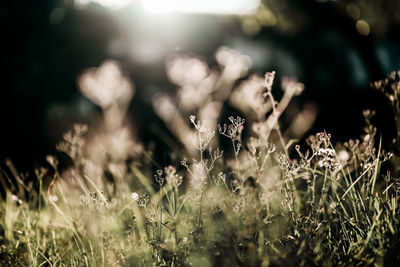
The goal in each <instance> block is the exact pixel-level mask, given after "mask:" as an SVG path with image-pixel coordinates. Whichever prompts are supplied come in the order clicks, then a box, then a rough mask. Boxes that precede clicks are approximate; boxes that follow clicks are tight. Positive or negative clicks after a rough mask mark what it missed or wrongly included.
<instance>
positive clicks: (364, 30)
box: [356, 19, 370, 36]
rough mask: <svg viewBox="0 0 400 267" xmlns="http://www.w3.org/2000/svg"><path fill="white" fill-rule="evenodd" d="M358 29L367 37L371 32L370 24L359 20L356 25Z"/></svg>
mask: <svg viewBox="0 0 400 267" xmlns="http://www.w3.org/2000/svg"><path fill="white" fill-rule="evenodd" d="M356 29H357V31H358V33H359V34H361V35H364V36H367V35H368V34H369V32H370V28H369V24H368V23H367V22H366V21H365V20H362V19H360V20H358V21H357V23H356Z"/></svg>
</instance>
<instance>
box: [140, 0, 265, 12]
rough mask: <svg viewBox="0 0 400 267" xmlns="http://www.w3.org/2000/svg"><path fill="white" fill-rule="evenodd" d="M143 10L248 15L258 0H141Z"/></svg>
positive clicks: (257, 4) (257, 3) (255, 6)
mask: <svg viewBox="0 0 400 267" xmlns="http://www.w3.org/2000/svg"><path fill="white" fill-rule="evenodd" d="M142 4H143V7H144V9H146V10H147V11H149V12H151V13H166V12H182V13H205V14H236V15H242V14H248V13H250V12H252V11H254V10H255V9H256V8H257V7H258V6H259V4H260V0H143V2H142Z"/></svg>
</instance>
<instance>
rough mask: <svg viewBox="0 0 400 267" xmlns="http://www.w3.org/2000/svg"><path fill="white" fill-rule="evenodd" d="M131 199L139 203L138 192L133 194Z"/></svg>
mask: <svg viewBox="0 0 400 267" xmlns="http://www.w3.org/2000/svg"><path fill="white" fill-rule="evenodd" d="M131 198H132V199H133V200H135V201H137V200H138V199H139V194H138V193H136V192H133V193H132V194H131Z"/></svg>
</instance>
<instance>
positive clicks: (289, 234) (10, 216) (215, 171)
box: [0, 73, 400, 266]
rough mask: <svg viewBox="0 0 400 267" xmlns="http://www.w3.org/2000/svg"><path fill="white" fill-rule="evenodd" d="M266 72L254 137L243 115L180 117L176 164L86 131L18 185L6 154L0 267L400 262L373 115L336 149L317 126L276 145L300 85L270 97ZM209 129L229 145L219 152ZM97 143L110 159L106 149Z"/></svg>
mask: <svg viewBox="0 0 400 267" xmlns="http://www.w3.org/2000/svg"><path fill="white" fill-rule="evenodd" d="M273 79H274V73H267V75H266V77H265V84H264V86H263V88H264V89H263V90H261V91H260V97H261V98H263V99H264V100H265V101H264V102H261V104H262V105H267V104H268V103H273V104H272V105H271V106H270V109H271V111H270V112H269V113H268V111H266V110H264V112H265V114H264V116H261V117H259V120H257V121H256V122H254V123H253V125H252V126H251V130H252V133H253V134H252V136H251V137H250V138H246V139H245V140H243V139H244V138H243V136H242V133H243V130H244V129H245V127H247V126H246V121H245V120H244V119H243V118H241V117H229V118H228V121H229V122H228V123H227V124H222V125H218V126H217V127H216V128H217V129H218V131H217V133H216V132H215V131H214V130H213V129H212V128H208V126H207V124H206V122H204V121H200V120H198V119H197V117H196V116H190V122H191V128H189V129H192V131H193V133H194V135H193V140H192V142H193V146H194V147H195V150H194V151H195V154H190V153H189V152H187V153H186V154H184V153H181V152H180V153H181V154H180V155H182V157H181V159H179V160H178V161H181V164H178V165H176V166H171V165H170V166H166V167H164V168H159V169H158V170H156V171H155V170H154V169H153V165H152V164H151V163H149V161H148V158H151V151H146V152H144V151H142V152H140V153H139V156H132V157H131V158H129V160H127V158H122V159H121V158H118V157H117V158H116V157H113V156H112V155H111V153H110V154H109V156H108V157H100V158H93V155H92V154H90V153H89V152H88V150H87V147H88V146H89V141H90V140H88V136H90V135H88V134H87V131H88V130H89V129H88V128H87V127H86V126H82V125H76V126H75V127H74V129H73V130H72V131H70V132H69V133H67V134H66V135H65V136H64V140H63V141H62V142H61V143H60V144H59V145H58V149H59V150H60V151H63V152H65V153H67V154H68V155H69V156H70V157H71V159H72V161H73V164H72V166H71V167H70V168H69V169H67V170H63V171H61V170H59V168H58V161H57V160H56V158H54V157H52V156H49V157H48V158H47V161H48V162H49V164H50V166H52V168H51V169H45V168H41V169H38V170H36V171H35V176H36V177H35V179H33V180H32V179H31V180H28V179H27V178H26V177H24V176H22V175H20V174H19V173H18V172H17V171H16V169H15V167H14V166H13V165H12V163H11V162H9V161H7V164H6V165H7V168H3V169H1V171H0V182H1V184H2V187H3V188H4V190H5V192H6V194H5V197H4V199H3V200H2V201H1V203H0V204H1V208H0V214H1V216H0V231H1V233H2V234H1V236H0V262H1V264H2V265H5V266H6V265H8V266H115V265H116V266H151V265H156V266H215V265H221V266H276V265H279V266H280V265H290V266H310V265H325V266H343V265H346V266H349V265H350V266H358V265H378V266H381V265H394V264H396V263H397V264H398V263H399V262H400V254H399V253H398V251H399V249H400V241H399V240H400V223H399V211H400V210H399V196H400V195H399V194H400V180H399V179H398V177H393V176H392V172H391V171H390V170H391V169H395V168H396V167H398V166H399V160H398V158H397V157H396V156H394V155H393V154H392V153H390V152H385V151H383V150H382V140H381V138H380V137H379V136H377V130H376V128H375V127H374V126H373V125H372V124H371V123H370V119H371V117H372V116H373V112H372V111H365V112H364V116H365V118H366V128H365V134H364V135H363V136H362V137H361V139H357V140H350V141H349V142H347V143H344V144H337V145H335V144H332V142H331V135H330V134H328V133H326V132H321V133H317V134H316V135H313V136H310V137H309V138H308V139H307V144H308V145H307V146H305V147H300V146H299V145H298V144H297V143H296V142H295V141H294V140H289V141H287V140H285V137H284V135H283V134H282V133H281V129H280V127H279V124H278V119H279V117H280V116H281V114H282V113H283V111H284V109H285V108H286V107H287V105H288V103H289V101H290V99H291V98H292V97H293V96H294V95H296V94H298V93H299V92H300V91H301V90H303V86H302V85H301V84H299V83H297V82H294V81H291V82H290V83H289V84H286V90H285V94H284V96H283V98H282V99H281V100H280V101H279V103H275V102H276V100H275V99H274V97H273V94H272V83H273ZM382 90H383V89H382ZM262 93H264V96H263V94H262ZM396 97H397V96H396ZM392 102H393V103H394V101H392ZM396 103H397V102H396ZM394 107H395V108H396V107H397V106H394ZM103 108H104V109H105V113H106V110H108V107H103ZM267 114H268V115H267ZM123 127H124V126H123V125H119V126H118V125H117V126H115V125H114V126H113V127H112V129H111V130H110V129H109V128H108V131H106V133H105V134H104V136H106V137H107V136H110V135H111V136H112V135H113V134H114V133H115V131H118V129H119V128H123ZM218 134H219V137H220V138H221V139H222V140H223V138H226V139H227V140H229V142H230V145H231V146H232V149H231V151H229V149H228V150H227V151H226V152H225V153H224V152H223V151H222V150H220V149H219V148H215V147H216V146H215V144H216V139H219V138H217V137H218ZM104 140H108V139H104ZM183 143H184V142H183ZM104 144H108V143H106V142H105V141H104V143H103V145H104ZM100 145H101V144H100ZM104 147H105V149H106V151H105V152H104V153H106V154H107V153H108V152H109V150H107V149H115V147H110V145H109V144H108V145H104ZM229 152H231V153H229ZM141 155H146V157H141ZM188 158H190V159H188ZM28 181H30V182H28Z"/></svg>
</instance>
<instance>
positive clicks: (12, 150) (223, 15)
mask: <svg viewBox="0 0 400 267" xmlns="http://www.w3.org/2000/svg"><path fill="white" fill-rule="evenodd" d="M399 10H400V1H396V0H381V1H374V0H349V1H340V0H339V1H328V0H325V1H323V0H213V1H210V0H202V1H195V0H185V1H183V0H141V1H139V0H64V1H62V0H47V1H44V0H42V1H11V3H9V4H8V6H6V7H4V6H3V7H2V9H1V11H0V18H1V22H2V25H3V28H2V42H1V43H2V44H1V46H2V48H3V49H2V50H3V53H4V54H3V55H4V57H5V59H3V62H4V64H3V65H4V66H3V75H2V90H1V92H0V121H1V139H0V159H1V161H2V162H3V161H4V159H5V158H10V159H11V160H12V161H13V162H14V164H15V165H16V166H17V167H18V168H19V169H20V170H22V171H26V170H30V171H31V170H32V168H34V167H37V166H40V165H43V164H44V162H45V156H46V155H47V154H50V153H52V154H54V153H56V152H55V151H56V149H55V144H56V143H58V142H59V141H60V140H61V138H62V134H63V133H64V132H66V131H67V130H69V129H70V128H71V127H72V125H73V123H76V122H81V123H88V124H89V125H90V124H91V123H92V122H93V121H94V120H96V116H97V117H98V114H99V113H100V108H99V107H98V106H96V105H95V104H93V103H92V102H91V101H90V100H89V99H88V98H86V97H85V96H84V95H82V94H81V93H80V92H79V86H78V77H79V76H80V75H81V74H82V73H83V72H84V71H85V70H86V69H87V68H91V67H99V66H100V65H101V64H102V63H103V62H104V61H105V60H107V59H113V60H116V61H118V62H119V63H120V66H121V68H122V70H123V72H124V73H125V75H126V76H127V77H129V78H130V80H131V81H132V83H133V84H134V87H135V93H134V96H133V99H132V101H131V103H130V105H129V107H128V114H129V120H130V124H131V125H132V129H133V131H134V135H135V136H136V139H137V140H139V141H140V142H142V143H143V145H144V147H145V148H148V147H149V146H151V147H156V149H158V150H159V152H158V153H155V154H156V155H160V157H161V158H163V157H164V158H166V157H167V156H166V155H167V154H168V151H169V150H170V149H171V146H168V145H166V144H165V140H164V139H165V138H163V137H162V136H167V137H168V138H167V139H168V140H169V139H173V135H172V134H170V133H169V130H168V129H167V127H166V126H165V123H164V122H163V121H162V120H161V119H160V118H159V116H157V115H156V113H155V111H154V109H153V102H152V101H153V100H154V97H155V96H156V95H157V94H159V93H160V92H161V93H164V94H171V95H175V94H176V91H177V86H176V85H174V84H173V83H171V82H170V79H169V78H168V75H167V72H166V59H167V58H168V57H170V56H171V55H176V54H182V55H191V56H199V58H201V60H202V61H203V62H206V63H207V64H208V65H209V66H210V68H212V67H213V66H216V65H217V62H216V57H215V53H216V51H217V50H218V49H219V47H221V46H226V47H229V48H232V49H235V50H236V51H239V52H240V53H241V54H243V55H247V56H248V57H249V59H250V60H251V63H252V64H251V67H250V69H249V71H248V73H249V74H251V73H258V74H260V75H263V74H264V73H265V72H266V71H273V70H275V71H276V74H277V77H276V79H277V80H279V81H280V79H281V77H283V76H288V77H296V78H297V79H298V80H299V81H301V82H302V83H304V84H305V90H304V92H303V93H302V94H301V95H300V96H298V97H297V100H296V105H297V106H299V110H300V109H302V108H303V107H304V106H308V107H311V110H313V112H315V113H316V118H315V121H314V122H313V125H312V127H311V129H309V130H308V131H307V133H306V134H305V135H304V136H305V137H306V136H307V135H308V134H312V133H316V132H321V131H324V130H326V131H327V132H329V133H332V135H333V138H334V139H333V140H334V142H335V141H346V140H348V139H349V138H359V136H360V134H361V133H362V128H363V126H364V120H363V115H362V110H363V109H367V108H369V109H375V110H376V112H377V115H376V117H375V120H373V122H374V123H375V125H377V126H378V129H379V131H380V133H382V135H383V137H384V140H389V141H387V142H388V143H390V140H391V139H392V138H394V136H395V124H394V119H393V114H392V110H391V107H390V105H389V103H388V102H387V100H386V99H385V97H384V96H382V95H381V94H380V93H379V92H378V91H377V90H375V89H373V88H371V86H370V82H372V81H375V80H378V79H383V78H385V77H386V76H387V74H388V73H390V72H391V71H393V70H398V69H400V12H398V11H399ZM275 89H276V91H274V94H275V95H277V96H278V98H279V96H281V95H282V92H281V91H280V88H278V87H277V88H275ZM275 89H274V90H275ZM288 112H290V111H288ZM291 112H292V113H293V112H294V113H295V112H296V109H293V110H292V111H291ZM231 113H234V114H235V111H234V110H233V109H232V107H230V106H229V103H228V104H226V105H225V106H224V111H223V112H222V114H224V117H223V118H221V121H226V117H227V116H229V115H230V114H231ZM187 119H188V120H189V118H187ZM160 136H161V137H160ZM166 161H167V160H166Z"/></svg>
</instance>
